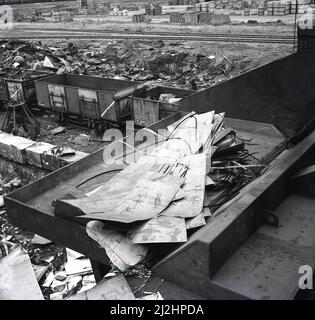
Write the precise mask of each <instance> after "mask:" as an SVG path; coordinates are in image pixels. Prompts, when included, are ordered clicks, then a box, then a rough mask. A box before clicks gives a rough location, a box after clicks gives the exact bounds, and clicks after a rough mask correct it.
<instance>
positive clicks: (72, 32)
mask: <svg viewBox="0 0 315 320" xmlns="http://www.w3.org/2000/svg"><path fill="white" fill-rule="evenodd" d="M9 38H18V39H25V40H46V39H82V40H90V39H95V40H97V39H108V40H125V39H132V40H147V41H148V40H170V41H178V40H182V41H209V42H247V43H271V44H292V43H293V37H292V36H287V35H285V36H278V35H277V36H275V35H268V34H257V35H255V34H229V33H226V34H222V33H218V34H206V33H190V34H183V33H174V32H171V33H166V32H131V31H123V32H117V31H111V30H78V29H53V28H51V29H44V30H43V29H41V30H39V29H23V30H10V31H6V32H2V34H1V36H0V39H9Z"/></svg>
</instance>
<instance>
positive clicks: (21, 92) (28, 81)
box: [0, 68, 49, 106]
mask: <svg viewBox="0 0 315 320" xmlns="http://www.w3.org/2000/svg"><path fill="white" fill-rule="evenodd" d="M47 75H49V73H48V72H42V71H36V70H27V69H20V68H2V69H0V101H6V102H8V101H11V102H12V103H16V104H18V103H25V104H26V105H28V106H32V105H35V104H36V102H37V101H36V94H35V86H34V81H35V80H37V79H40V78H43V77H46V76H47Z"/></svg>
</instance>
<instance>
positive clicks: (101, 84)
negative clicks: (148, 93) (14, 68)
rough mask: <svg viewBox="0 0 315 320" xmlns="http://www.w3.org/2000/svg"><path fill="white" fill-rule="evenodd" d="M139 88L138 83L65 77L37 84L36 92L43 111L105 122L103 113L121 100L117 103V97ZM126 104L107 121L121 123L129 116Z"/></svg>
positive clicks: (107, 117) (42, 80) (117, 105)
mask: <svg viewBox="0 0 315 320" xmlns="http://www.w3.org/2000/svg"><path fill="white" fill-rule="evenodd" d="M139 84H140V82H135V81H126V80H117V79H108V78H102V77H96V76H87V75H77V74H61V75H53V76H50V77H46V78H44V79H40V80H38V81H35V88H36V95H37V100H38V105H39V106H41V107H43V108H47V109H50V110H52V111H54V112H59V113H67V114H72V115H77V116H80V117H82V119H91V120H101V115H102V113H103V112H104V111H105V110H106V109H107V108H108V107H109V106H110V105H111V103H112V102H113V101H114V100H119V99H116V95H117V93H119V92H121V91H124V90H126V89H128V88H132V87H134V86H136V85H139ZM131 93H132V92H131ZM122 100H124V99H123V98H122ZM126 103H127V100H126V101H125V103H123V102H122V103H116V104H115V106H114V107H113V108H111V109H110V110H109V111H108V112H107V113H106V115H105V118H104V120H107V121H112V122H119V119H120V117H121V113H126V111H125V110H124V109H125V108H126ZM117 109H119V110H117ZM129 112H130V111H129Z"/></svg>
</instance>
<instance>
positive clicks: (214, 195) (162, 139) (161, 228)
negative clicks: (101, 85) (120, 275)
mask: <svg viewBox="0 0 315 320" xmlns="http://www.w3.org/2000/svg"><path fill="white" fill-rule="evenodd" d="M149 133H152V134H155V135H156V137H157V138H158V143H157V144H153V145H151V147H147V148H146V150H145V151H143V150H142V149H137V152H138V151H139V152H141V154H142V155H141V156H140V158H139V159H138V160H137V161H136V162H131V163H130V164H129V165H128V166H127V167H126V168H125V169H123V170H122V171H121V172H119V173H118V174H117V175H115V176H114V177H113V178H111V179H110V180H109V181H108V182H106V183H104V184H102V185H100V186H98V187H97V188H96V189H94V190H92V191H90V192H89V193H88V194H86V196H85V197H83V198H78V199H76V198H74V199H73V197H72V198H71V199H58V206H57V205H55V215H56V216H60V217H63V218H67V219H71V217H70V216H69V212H71V211H73V208H75V210H77V212H78V211H79V212H81V215H80V216H79V218H82V219H83V220H84V219H89V220H91V221H89V222H88V223H87V225H86V231H87V233H88V235H89V236H90V237H91V238H93V239H94V240H95V241H96V242H98V243H99V244H100V245H101V246H102V247H103V248H104V249H105V250H106V253H107V256H108V257H109V258H110V260H111V261H112V263H113V264H114V265H115V266H116V267H118V268H119V269H120V270H121V271H125V270H127V269H128V268H129V267H130V266H134V265H136V264H138V263H139V262H141V261H143V260H144V259H145V257H146V256H147V253H148V250H149V247H148V246H147V245H148V244H150V245H152V244H155V245H157V244H162V243H183V242H186V241H187V235H188V233H189V231H187V230H190V229H195V230H196V228H198V227H201V226H203V225H205V224H206V221H207V219H209V218H210V217H211V210H210V208H211V207H214V208H215V207H217V206H218V205H219V204H220V203H221V202H223V203H225V202H226V201H227V200H228V199H230V198H231V197H232V196H234V195H235V194H236V193H237V192H238V190H240V188H241V187H242V186H244V184H246V183H248V182H249V181H250V180H251V179H254V178H255V177H257V175H258V174H259V171H261V169H262V168H264V165H263V164H260V163H259V160H258V159H257V161H256V158H255V156H254V155H252V154H249V153H248V152H246V149H245V143H244V141H242V140H240V138H238V137H237V135H236V132H235V131H234V130H233V129H231V128H228V127H226V126H225V125H224V114H222V113H221V114H216V113H215V112H214V111H211V112H207V113H203V114H195V112H192V113H189V114H188V115H186V116H185V117H183V118H181V119H180V120H178V121H177V122H175V123H173V124H171V125H169V126H168V127H167V132H166V133H165V134H163V135H161V134H157V133H154V132H153V131H152V132H151V131H149ZM116 143H121V141H118V142H116ZM110 147H111V145H109V146H108V148H110ZM253 158H255V159H254V160H255V162H254V163H253V162H252V159H253ZM116 160H117V159H116ZM249 162H251V163H250V164H249ZM105 163H106V159H105ZM206 188H207V189H210V190H209V192H207V193H206V192H205V191H206ZM209 195H210V198H211V200H209ZM65 212H66V213H65ZM72 218H74V219H77V218H78V216H77V215H76V216H74V217H72ZM113 222H114V223H116V227H115V228H113V227H109V225H110V223H113Z"/></svg>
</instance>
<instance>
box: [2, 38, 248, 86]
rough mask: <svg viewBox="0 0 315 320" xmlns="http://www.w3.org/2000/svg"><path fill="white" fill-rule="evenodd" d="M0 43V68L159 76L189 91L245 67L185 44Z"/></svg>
mask: <svg viewBox="0 0 315 320" xmlns="http://www.w3.org/2000/svg"><path fill="white" fill-rule="evenodd" d="M161 43H162V45H161ZM0 44H1V46H0V58H1V59H0V61H1V62H0V68H7V67H13V66H15V67H23V68H26V69H30V70H37V71H45V72H57V74H61V73H65V72H66V73H76V74H91V75H100V76H103V77H108V78H117V77H119V78H120V79H125V80H135V81H151V80H154V81H156V80H161V81H167V82H168V83H169V84H173V85H176V86H182V87H186V88H189V89H190V88H191V84H190V82H191V81H192V80H194V81H196V83H197V86H198V88H203V87H206V86H209V85H210V84H213V83H215V82H216V81H217V80H218V76H224V77H227V78H228V77H230V76H231V75H235V74H237V73H239V72H240V71H241V72H243V71H244V62H243V60H242V59H241V60H240V59H233V57H226V56H222V55H221V54H219V53H209V52H201V50H200V52H198V51H196V50H188V47H187V49H185V46H183V48H182V49H181V50H180V52H178V51H177V50H175V44H176V45H180V44H181V43H174V42H170V43H168V42H167V41H162V40H157V41H150V42H142V41H128V40H125V41H110V42H108V43H107V44H105V45H102V46H100V47H99V49H95V50H91V46H90V45H88V44H84V43H76V44H73V43H72V44H71V46H68V45H67V44H66V45H61V46H56V47H52V46H49V45H43V44H40V43H36V42H28V41H22V40H10V41H6V40H2V41H1V43H0ZM244 59H245V58H244ZM0 70H1V69H0Z"/></svg>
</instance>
